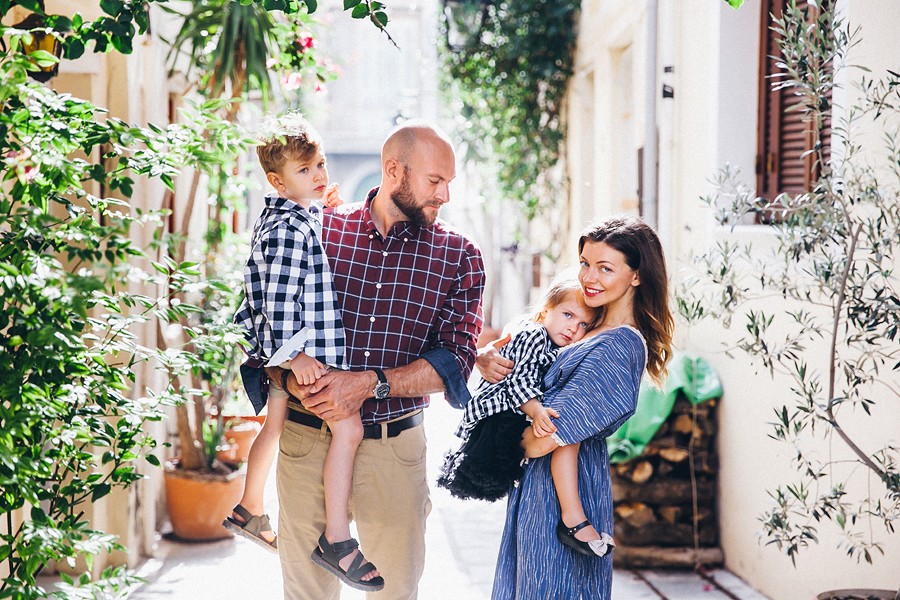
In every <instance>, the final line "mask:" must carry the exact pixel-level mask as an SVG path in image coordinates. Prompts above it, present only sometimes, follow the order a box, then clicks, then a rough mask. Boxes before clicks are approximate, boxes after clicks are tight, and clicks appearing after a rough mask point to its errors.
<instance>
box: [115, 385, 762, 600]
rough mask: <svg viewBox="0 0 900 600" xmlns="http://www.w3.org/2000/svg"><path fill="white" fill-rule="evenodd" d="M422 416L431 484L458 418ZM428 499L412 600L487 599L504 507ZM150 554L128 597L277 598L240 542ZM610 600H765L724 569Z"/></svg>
mask: <svg viewBox="0 0 900 600" xmlns="http://www.w3.org/2000/svg"><path fill="white" fill-rule="evenodd" d="M425 414H426V418H425V428H426V434H427V436H428V454H429V455H428V463H429V465H428V466H429V471H430V476H429V478H430V481H431V482H434V480H435V478H436V476H437V470H438V466H439V464H440V461H441V456H442V455H443V453H444V451H445V450H446V449H449V448H450V447H451V446H452V445H453V444H454V439H455V438H454V437H453V433H452V432H453V430H454V428H455V426H456V422H457V420H458V419H459V416H460V414H461V413H460V412H459V411H455V410H453V409H452V408H450V407H449V406H448V405H447V404H446V403H445V402H444V401H443V400H442V399H441V398H440V397H437V398H436V399H435V401H434V403H433V405H432V406H431V407H430V408H428V409H427V411H426V413H425ZM273 471H274V470H273ZM268 492H269V494H268V498H269V505H268V506H267V510H268V513H269V515H270V516H271V517H272V519H273V523H277V512H278V507H277V500H276V499H275V497H274V495H275V486H274V477H271V478H270V481H269V490H268ZM431 494H432V502H433V505H434V508H433V510H432V513H431V516H430V517H429V519H428V531H427V534H426V545H427V554H426V565H425V574H424V575H423V577H422V581H421V584H420V587H419V590H420V594H419V597H420V599H421V600H444V599H447V600H451V599H452V600H468V599H472V600H478V599H482V598H489V597H490V592H491V582H492V580H493V576H494V562H495V560H496V558H497V548H498V546H499V543H500V532H501V529H502V527H503V515H504V510H505V503H504V502H502V501H501V502H496V503H493V504H491V503H487V502H462V501H459V500H456V499H454V498H452V497H451V496H450V495H449V493H447V492H446V491H445V490H442V489H437V488H436V487H435V486H434V485H432V491H431ZM156 555H157V556H156V558H153V559H149V560H148V561H147V562H145V563H144V564H143V565H141V566H140V567H139V568H138V573H139V575H141V576H142V577H144V578H145V579H146V580H147V581H148V583H146V584H145V585H143V586H142V587H140V588H138V589H137V590H136V591H135V592H133V593H132V594H131V595H130V596H129V598H131V599H134V600H153V599H158V598H176V599H182V598H183V599H185V600H206V599H210V600H213V599H221V600H231V599H234V600H238V599H248V600H249V599H266V598H281V597H282V587H281V572H280V569H279V563H278V558H277V556H275V555H273V554H269V553H267V552H265V551H264V550H263V549H261V548H259V547H257V546H255V545H254V544H252V543H250V542H247V541H245V540H240V539H231V540H224V541H220V542H213V543H203V544H185V543H178V542H170V541H168V540H165V539H163V540H160V543H159V547H158V550H157V553H156ZM376 597H377V596H376ZM342 598H343V599H347V600H362V599H363V598H365V594H364V593H362V592H359V591H356V590H353V589H350V588H347V587H345V588H344V593H343V596H342ZM613 598H615V599H616V600H619V599H623V600H644V599H646V600H658V599H660V598H663V599H668V600H697V599H703V600H707V599H708V600H726V599H731V600H734V599H738V600H766V599H765V597H764V596H762V595H761V594H759V593H757V592H755V591H754V590H752V589H751V588H749V587H748V586H747V585H746V584H745V583H744V582H742V581H741V580H740V579H738V578H737V577H735V576H734V575H732V574H731V573H729V572H727V571H724V570H713V571H711V572H709V573H708V574H707V575H706V577H703V576H701V575H698V574H696V573H693V572H685V571H646V570H642V571H623V570H617V571H616V573H615V576H614V578H613ZM384 600H390V599H389V598H385V599H384Z"/></svg>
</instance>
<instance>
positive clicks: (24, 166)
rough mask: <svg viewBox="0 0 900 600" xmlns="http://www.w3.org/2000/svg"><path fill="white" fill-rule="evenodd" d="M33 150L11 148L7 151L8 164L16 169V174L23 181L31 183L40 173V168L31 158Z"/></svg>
mask: <svg viewBox="0 0 900 600" xmlns="http://www.w3.org/2000/svg"><path fill="white" fill-rule="evenodd" d="M30 158H31V150H29V149H28V148H22V149H21V150H10V151H9V152H7V153H6V161H4V162H6V164H7V165H9V166H10V167H12V168H13V169H15V171H16V176H17V177H18V178H19V181H21V182H22V183H31V182H32V181H34V178H35V177H37V176H38V173H40V169H38V168H37V166H35V164H34V163H33V162H31V160H29V159H30Z"/></svg>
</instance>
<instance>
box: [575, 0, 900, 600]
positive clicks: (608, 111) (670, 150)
mask: <svg viewBox="0 0 900 600" xmlns="http://www.w3.org/2000/svg"><path fill="white" fill-rule="evenodd" d="M644 7H645V3H643V2H634V3H632V2H623V1H621V0H609V1H604V0H590V1H585V2H584V4H583V10H584V14H583V15H582V24H581V30H580V38H579V46H578V61H577V64H578V69H577V71H576V75H575V78H574V79H573V82H572V86H571V88H570V97H569V109H570V112H569V125H570V128H569V139H568V144H569V146H568V147H569V161H570V176H571V177H572V181H573V185H572V194H571V199H570V208H569V219H570V223H571V228H572V230H573V231H577V229H578V227H576V226H575V225H576V223H581V222H584V221H585V220H588V219H590V218H600V217H603V216H605V215H608V214H610V213H615V212H623V211H625V212H628V211H629V210H630V206H629V205H628V203H627V198H626V197H624V196H623V194H622V193H621V189H622V186H621V184H617V183H616V181H615V180H616V178H619V177H621V176H622V173H623V170H622V169H621V165H622V160H623V158H622V156H621V155H622V154H624V155H625V156H626V158H627V155H628V154H629V153H630V152H632V150H633V147H632V146H630V145H626V146H624V147H623V145H622V143H621V140H622V139H623V133H622V129H623V128H629V127H630V128H632V129H633V131H635V132H636V133H635V135H634V137H633V139H634V140H635V141H636V143H637V144H638V145H640V143H641V139H642V138H641V135H642V131H643V127H644V126H645V119H644V118H643V115H642V108H641V107H642V106H643V99H642V94H643V93H644V90H643V84H642V82H643V81H645V80H646V73H645V67H644V59H643V56H642V52H643V51H642V47H643V45H644V44H645V39H644V35H645V34H644V31H645V27H646V26H645V18H646V15H645V14H644V13H645V8H644ZM842 8H843V10H845V11H846V14H847V15H848V16H849V17H850V19H851V21H852V22H853V23H856V24H859V25H861V26H862V28H863V35H864V44H863V45H861V46H860V47H858V48H857V49H856V50H855V52H854V57H853V60H851V61H850V62H851V63H852V62H857V63H861V64H864V65H866V66H867V67H869V68H873V69H875V70H876V71H877V70H878V69H880V70H881V71H882V72H883V70H884V69H886V68H891V69H894V70H896V67H897V65H898V63H900V60H898V59H900V46H898V45H897V43H896V31H897V30H898V28H900V11H897V10H896V2H892V1H890V0H881V1H863V0H853V1H849V2H843V7H842ZM658 15H659V25H658V35H659V38H658V57H659V60H658V61H657V68H658V69H659V70H658V78H659V83H660V86H661V84H662V83H666V84H669V85H671V86H672V87H673V88H674V92H675V97H674V98H673V99H665V100H664V99H661V98H659V100H658V104H657V126H658V128H659V129H658V131H659V148H660V149H659V198H660V207H659V233H660V236H661V238H662V239H663V242H664V245H665V247H666V253H667V257H668V260H669V269H670V276H671V279H672V281H673V282H675V281H678V280H680V279H681V278H682V277H683V276H684V274H685V271H684V269H685V267H686V265H687V258H688V256H689V255H690V253H691V251H692V250H699V249H703V248H706V247H708V246H709V245H710V244H711V243H713V242H714V241H715V240H716V239H722V238H725V237H728V238H729V239H732V240H735V239H737V240H742V241H753V243H754V244H755V245H758V247H760V248H761V249H762V248H765V247H766V246H770V245H771V243H772V241H773V240H772V239H771V236H770V234H769V233H768V232H767V231H766V230H765V229H763V228H759V227H755V226H749V225H748V226H740V227H738V229H737V230H736V232H735V233H732V232H730V230H723V229H720V228H718V227H717V226H716V225H715V223H714V222H713V221H712V219H711V217H710V215H709V214H708V212H707V210H706V209H705V207H704V205H703V204H702V203H701V202H700V197H701V196H703V195H706V194H708V193H710V191H711V186H710V183H709V180H710V178H711V177H712V176H713V174H714V173H715V172H716V170H717V169H718V168H720V167H721V166H723V165H724V164H726V163H728V164H730V165H732V166H734V167H737V168H738V169H740V171H741V173H742V179H744V180H745V181H746V182H747V183H749V184H751V185H753V183H754V181H755V176H754V162H755V154H756V123H757V95H756V90H757V79H758V72H757V69H758V64H757V58H756V57H757V54H758V44H759V21H760V4H759V2H758V0H747V1H746V2H745V4H744V6H743V7H742V8H741V9H740V10H737V11H735V10H733V9H731V8H729V7H728V6H727V5H726V4H725V3H724V2H722V0H659V13H658ZM627 46H631V47H632V48H633V53H634V59H633V69H632V77H633V80H632V81H631V82H630V85H631V89H633V90H634V98H633V105H634V106H635V107H637V108H636V110H635V112H634V115H633V123H631V124H629V123H628V122H627V119H626V118H625V112H624V111H622V110H621V109H620V107H621V106H622V105H623V103H626V104H627V102H628V101H627V100H626V99H623V98H621V95H622V94H623V93H624V90H626V89H628V85H627V82H625V81H624V79H623V77H624V76H623V74H622V72H621V71H620V72H616V70H615V67H614V65H615V61H616V60H617V57H620V56H621V51H622V49H623V48H624V47H627ZM665 66H672V67H674V72H672V73H663V67H665ZM847 87H848V88H849V86H847ZM657 93H659V92H658V91H657ZM850 93H851V92H849V91H844V92H837V93H836V94H835V99H836V101H840V100H841V99H842V98H843V99H844V100H846V99H847V98H846V96H847V95H848V94H850ZM845 104H846V102H845ZM617 107H619V108H617ZM882 133H883V132H882V130H881V128H877V130H876V131H873V132H870V134H871V140H867V141H873V142H874V141H877V138H878V136H880V135H882ZM615 165H619V166H618V167H616V166H615ZM626 176H627V173H626ZM768 308H769V309H771V301H770V303H769V306H768ZM738 334H739V331H737V327H735V330H734V331H728V330H725V329H724V328H723V327H722V325H721V324H716V323H712V324H707V325H705V326H703V327H697V328H694V329H692V330H690V331H689V330H687V329H686V328H685V327H684V326H683V325H679V328H678V332H677V341H678V345H679V347H681V348H683V349H686V350H692V351H698V352H702V353H703V354H704V355H705V356H707V357H708V358H709V359H710V360H711V361H712V363H713V364H714V366H715V367H716V368H717V369H718V371H719V373H720V375H721V376H722V379H723V382H724V387H725V398H724V401H723V402H722V404H721V405H720V406H721V409H720V417H719V418H720V427H721V430H720V431H721V434H720V439H719V451H720V457H721V472H720V492H719V493H720V498H719V500H720V520H721V544H722V547H723V550H724V552H725V558H726V566H727V567H728V568H729V569H731V570H732V571H734V572H735V573H736V574H738V575H739V576H741V577H743V578H745V579H746V580H747V581H749V582H750V583H751V584H752V585H754V586H755V587H757V588H758V589H759V590H760V591H762V592H763V593H765V594H766V595H768V596H769V597H771V598H773V599H776V600H782V599H783V600H796V599H807V598H813V597H814V596H815V594H816V593H817V592H821V591H824V590H826V589H832V588H836V587H852V586H869V587H886V588H897V587H898V586H900V534H896V535H893V536H888V535H883V534H882V532H879V531H878V528H877V527H876V528H875V532H874V533H875V537H876V538H877V539H880V540H881V541H883V542H884V549H885V556H884V557H878V558H876V564H875V566H868V565H865V564H857V562H856V561H855V560H853V559H848V558H847V557H846V556H845V552H844V550H843V549H842V548H841V547H840V546H839V542H840V539H839V536H838V533H837V532H836V531H835V528H833V527H831V526H829V525H823V526H820V543H819V544H818V545H814V546H812V547H810V548H809V549H806V550H804V551H802V552H801V555H800V558H799V559H798V560H797V567H796V569H795V568H793V567H792V565H791V561H790V559H788V558H787V557H786V556H785V555H784V554H783V553H782V552H780V551H778V550H777V549H776V548H774V547H772V546H766V545H763V543H762V542H761V541H760V539H759V532H760V531H761V530H762V526H761V523H760V521H759V516H760V515H761V514H762V513H763V512H764V511H765V510H766V509H767V508H768V507H769V506H770V498H769V496H768V490H772V489H774V487H775V485H776V484H778V483H786V482H792V481H793V480H794V478H795V475H796V472H795V471H794V469H793V467H792V465H791V458H792V457H793V453H794V451H793V449H792V448H791V447H789V446H787V445H786V444H783V443H777V442H775V441H773V440H771V439H770V438H769V437H768V434H769V433H770V431H771V430H770V427H769V426H768V425H767V423H768V422H770V421H772V420H773V412H772V411H773V406H774V401H773V400H774V399H776V398H780V397H783V396H784V395H785V394H787V393H789V390H788V384H787V382H786V381H784V380H780V379H779V380H775V381H773V380H772V379H771V378H770V377H769V376H768V373H761V374H756V373H755V372H754V370H753V369H752V368H751V367H749V366H748V364H746V361H744V360H732V359H729V358H727V357H726V356H725V355H724V353H723V352H722V351H721V350H720V348H721V345H722V343H723V342H727V341H728V340H730V339H734V337H735V336H736V335H738ZM895 379H896V378H895ZM876 398H877V396H876ZM877 399H878V400H880V401H879V403H878V404H877V407H876V415H875V418H865V417H859V416H858V415H850V414H843V415H841V419H842V422H843V420H845V419H846V427H847V428H848V429H849V430H851V431H854V432H856V433H857V434H858V433H863V435H862V436H858V437H860V438H861V439H862V440H864V443H865V444H868V445H867V446H866V447H867V448H868V449H870V450H871V449H874V448H877V447H880V446H879V444H881V445H883V444H884V443H887V442H888V441H892V442H893V443H894V444H895V445H896V444H897V443H898V442H900V405H898V403H896V402H890V401H888V400H890V398H888V397H887V396H886V395H882V397H881V398H877ZM816 448H817V450H818V451H819V452H821V453H822V454H823V455H825V456H829V455H830V456H835V457H841V456H843V453H844V450H843V448H842V445H841V443H840V442H839V441H837V440H835V441H833V442H830V443H827V442H825V443H819V445H818V446H817V447H816ZM867 485H871V486H872V487H873V489H877V488H878V486H879V485H880V484H879V483H878V482H877V481H872V478H869V477H867V476H866V475H865V474H860V473H858V474H857V475H856V476H855V477H854V480H853V486H854V487H853V488H852V489H853V490H854V491H860V490H861V489H864V488H865V486H867Z"/></svg>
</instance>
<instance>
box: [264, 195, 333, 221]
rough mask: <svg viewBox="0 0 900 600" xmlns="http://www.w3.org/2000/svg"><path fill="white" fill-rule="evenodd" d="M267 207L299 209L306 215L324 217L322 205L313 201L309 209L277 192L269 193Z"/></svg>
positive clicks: (266, 201) (289, 209)
mask: <svg viewBox="0 0 900 600" xmlns="http://www.w3.org/2000/svg"><path fill="white" fill-rule="evenodd" d="M265 203H266V208H269V209H271V210H285V211H298V212H299V213H300V214H302V215H304V216H312V217H315V218H316V219H321V218H322V207H321V205H319V204H317V203H315V202H313V203H311V204H310V205H309V209H306V208H303V207H302V206H300V205H299V204H297V203H296V202H294V201H293V200H288V199H287V198H282V197H281V196H279V195H277V194H268V195H267V196H266V199H265Z"/></svg>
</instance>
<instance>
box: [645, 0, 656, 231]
mask: <svg viewBox="0 0 900 600" xmlns="http://www.w3.org/2000/svg"><path fill="white" fill-rule="evenodd" d="M658 8H659V6H658V0H647V52H646V73H647V87H646V93H645V100H644V101H645V103H646V106H645V113H644V164H643V172H642V173H641V176H642V177H641V179H642V180H643V185H642V188H643V193H644V197H643V198H641V204H642V208H643V212H644V214H643V218H644V221H646V222H647V224H648V225H650V226H651V227H653V228H654V229H656V228H657V227H658V225H659V223H658V220H659V219H658V198H657V188H658V187H659V186H658V184H657V170H656V163H657V160H658V158H657V153H658V152H657V148H658V146H659V140H658V134H657V130H656V94H657V89H656V88H657V86H658V85H659V82H658V80H657V77H656V52H657V51H656V44H657V35H656V25H657V20H658V18H659V15H658V14H657V13H658Z"/></svg>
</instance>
